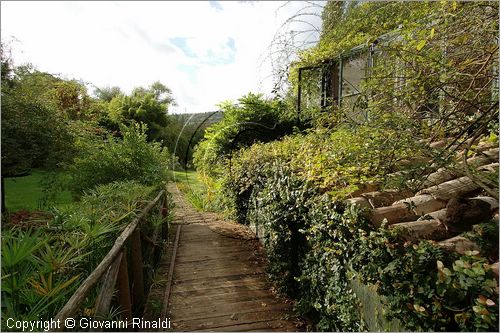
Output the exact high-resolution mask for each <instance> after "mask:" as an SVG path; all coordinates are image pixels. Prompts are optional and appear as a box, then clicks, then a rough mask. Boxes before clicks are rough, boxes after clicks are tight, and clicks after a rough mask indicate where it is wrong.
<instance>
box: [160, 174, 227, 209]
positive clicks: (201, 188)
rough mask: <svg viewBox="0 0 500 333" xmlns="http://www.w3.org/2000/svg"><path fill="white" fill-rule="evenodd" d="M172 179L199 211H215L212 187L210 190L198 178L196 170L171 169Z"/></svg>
mask: <svg viewBox="0 0 500 333" xmlns="http://www.w3.org/2000/svg"><path fill="white" fill-rule="evenodd" d="M170 176H171V178H172V180H173V181H174V182H175V183H176V184H177V186H178V187H179V189H180V190H181V191H182V192H183V193H184V194H185V195H186V198H187V199H188V200H189V202H191V204H192V205H193V206H194V207H195V208H196V209H198V210H200V211H217V210H218V208H217V206H216V205H215V203H214V197H215V196H214V194H213V189H212V190H210V189H209V188H208V187H207V186H206V185H205V184H204V183H203V182H202V181H201V180H200V178H199V175H198V173H196V171H172V173H171V175H170Z"/></svg>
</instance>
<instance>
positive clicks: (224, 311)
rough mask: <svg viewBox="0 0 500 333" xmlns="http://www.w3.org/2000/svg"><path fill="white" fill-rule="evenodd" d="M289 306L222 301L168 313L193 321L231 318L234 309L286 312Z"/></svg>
mask: <svg viewBox="0 0 500 333" xmlns="http://www.w3.org/2000/svg"><path fill="white" fill-rule="evenodd" d="M290 308H291V305H289V304H285V303H283V302H277V301H276V300H273V299H271V300H267V301H257V302H256V301H254V300H251V301H242V302H224V301H223V300H221V301H219V302H212V303H206V304H203V303H197V304H194V305H193V306H192V307H183V308H181V307H174V306H171V307H170V311H171V312H172V314H174V315H175V317H176V318H182V320H186V321H189V320H195V319H198V318H205V317H207V316H214V315H217V316H231V315H232V314H233V313H235V309H238V310H239V309H244V311H249V312H251V311H262V310H265V311H275V310H288V309H290Z"/></svg>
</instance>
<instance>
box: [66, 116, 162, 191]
mask: <svg viewBox="0 0 500 333" xmlns="http://www.w3.org/2000/svg"><path fill="white" fill-rule="evenodd" d="M121 131H122V133H123V139H116V138H114V137H112V136H108V139H107V141H105V142H103V143H99V144H95V145H89V146H87V147H86V149H83V152H82V153H81V155H80V156H79V157H77V158H76V159H75V162H74V163H73V165H72V166H71V167H70V174H71V176H72V180H71V182H70V188H71V189H72V190H73V191H74V192H75V193H77V194H81V193H83V191H85V190H89V189H93V188H94V187H95V186H97V185H100V184H108V183H111V182H115V181H126V180H135V181H137V182H139V183H141V184H145V185H158V184H160V183H161V182H163V181H165V180H166V177H167V174H166V172H167V169H168V162H169V156H170V155H169V153H168V151H167V150H166V149H165V148H161V147H160V145H159V144H158V143H154V142H153V143H150V142H147V141H146V134H145V131H146V126H145V125H138V124H133V125H132V126H130V127H122V129H121Z"/></svg>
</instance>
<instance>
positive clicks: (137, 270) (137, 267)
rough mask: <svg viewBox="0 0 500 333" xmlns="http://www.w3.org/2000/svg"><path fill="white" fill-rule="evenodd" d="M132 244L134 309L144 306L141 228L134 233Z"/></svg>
mask: <svg viewBox="0 0 500 333" xmlns="http://www.w3.org/2000/svg"><path fill="white" fill-rule="evenodd" d="M131 242H132V244H131V245H132V248H131V251H130V255H131V264H132V295H133V299H132V304H134V308H135V307H139V308H140V307H142V305H143V304H144V273H143V267H142V262H143V257H142V249H141V234H140V230H139V228H136V229H135V230H134V232H133V233H132V236H131Z"/></svg>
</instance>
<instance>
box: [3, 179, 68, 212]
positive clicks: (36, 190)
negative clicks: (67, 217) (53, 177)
mask: <svg viewBox="0 0 500 333" xmlns="http://www.w3.org/2000/svg"><path fill="white" fill-rule="evenodd" d="M49 175H50V172H47V171H43V170H32V171H31V174H30V175H28V176H24V177H16V178H5V189H2V190H5V205H6V207H7V210H8V211H10V212H15V211H18V210H22V209H25V210H28V211H33V210H42V209H43V208H42V207H41V202H42V199H43V197H44V193H43V186H42V182H43V181H44V180H46V179H47V178H48V177H49ZM62 176H63V175H60V177H62ZM72 201H73V199H72V196H71V193H70V192H69V191H59V192H58V193H56V196H55V200H54V202H52V203H51V204H52V205H54V206H61V205H65V204H68V203H71V202H72Z"/></svg>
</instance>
